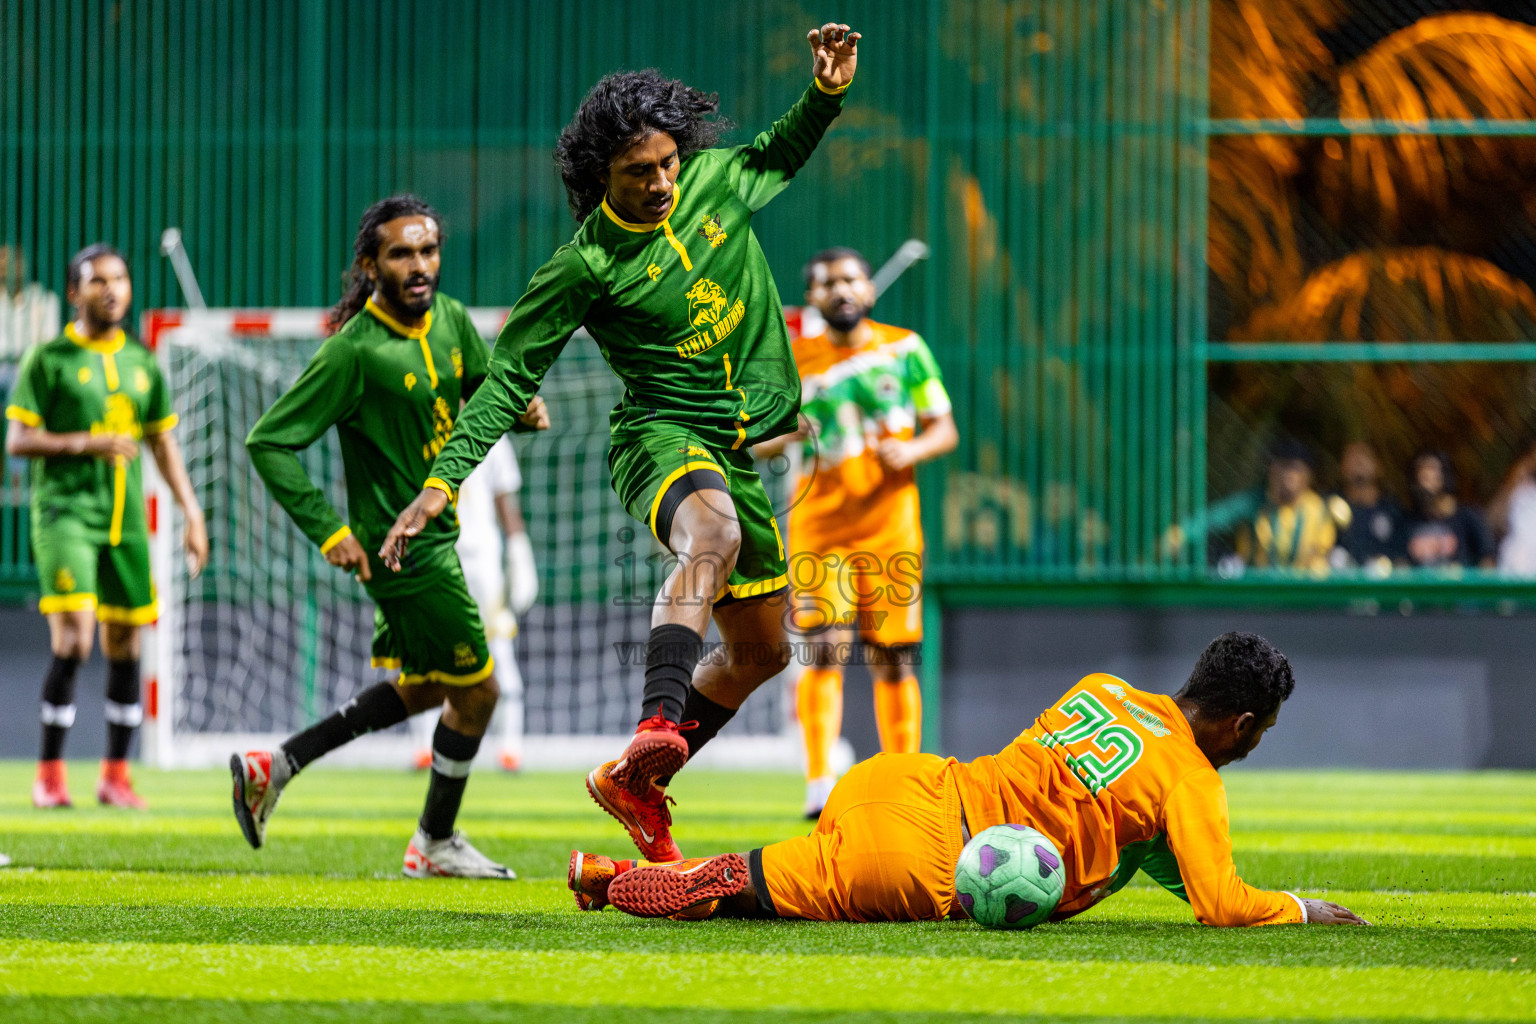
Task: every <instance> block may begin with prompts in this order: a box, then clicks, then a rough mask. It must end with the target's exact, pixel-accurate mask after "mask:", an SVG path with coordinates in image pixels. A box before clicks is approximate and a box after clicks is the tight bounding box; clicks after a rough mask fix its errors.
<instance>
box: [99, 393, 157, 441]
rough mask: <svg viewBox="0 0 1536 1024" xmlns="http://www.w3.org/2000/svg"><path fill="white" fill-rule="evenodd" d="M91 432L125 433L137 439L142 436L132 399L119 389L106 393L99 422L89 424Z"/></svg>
mask: <svg viewBox="0 0 1536 1024" xmlns="http://www.w3.org/2000/svg"><path fill="white" fill-rule="evenodd" d="M91 433H93V434H127V435H128V436H129V437H131V438H134V439H135V440H137V439H138V438H140V437H142V436H144V435H143V434H142V433H141V431H140V427H139V414H138V413H137V412H136V411H135V410H134V408H133V399H131V398H129V397H128V396H127V395H125V394H123V393H122V392H121V391H114V392H112V393H111V394H109V395H107V401H106V404H105V407H104V408H103V409H102V413H101V422H99V423H96V424H93V425H92V426H91Z"/></svg>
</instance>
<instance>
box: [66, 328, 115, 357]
mask: <svg viewBox="0 0 1536 1024" xmlns="http://www.w3.org/2000/svg"><path fill="white" fill-rule="evenodd" d="M64 337H66V338H68V339H69V340H70V341H72V342H74V343H75V344H76V345H79V346H80V347H81V348H88V349H90V350H91V351H92V352H100V353H101V354H102V355H108V356H109V355H112V354H113V353H115V352H117V351H118V350H119V349H121V348H122V347H123V341H124V339H126V338H127V335H126V334H124V333H123V329H122V328H121V327H119V328H117V329H115V330H114V331H113V332H112V333H111V334H109V335H107V336H106V337H105V338H87V337H86V336H85V335H83V334H81V333H80V332H79V331H78V330H76V329H75V324H74V321H73V320H71V321H70V322H69V323H68V324H65V325H64Z"/></svg>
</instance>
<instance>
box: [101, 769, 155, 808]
mask: <svg viewBox="0 0 1536 1024" xmlns="http://www.w3.org/2000/svg"><path fill="white" fill-rule="evenodd" d="M96 802H97V803H99V804H102V805H103V806H106V807H126V808H128V809H129V810H133V811H142V810H144V806H145V805H144V798H143V797H141V796H139V794H137V793H135V792H134V791H133V780H132V779H130V778H128V762H127V761H109V760H103V761H102V762H101V778H100V779H98V780H97V782H96Z"/></svg>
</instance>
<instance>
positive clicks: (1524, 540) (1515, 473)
mask: <svg viewBox="0 0 1536 1024" xmlns="http://www.w3.org/2000/svg"><path fill="white" fill-rule="evenodd" d="M1488 525H1489V526H1490V527H1492V528H1493V531H1494V532H1495V533H1496V534H1499V535H1502V536H1503V538H1504V539H1503V541H1501V542H1500V544H1499V571H1500V572H1503V573H1508V574H1509V575H1511V576H1536V444H1533V445H1532V446H1531V448H1530V450H1529V451H1527V452H1526V453H1525V455H1523V456H1522V457H1521V458H1519V459H1518V460H1516V462H1515V464H1514V465H1513V466H1511V467H1510V470H1509V475H1508V476H1507V477H1505V478H1504V485H1503V486H1502V487H1500V488H1499V493H1498V494H1496V495H1494V498H1493V501H1491V502H1489V504H1488Z"/></svg>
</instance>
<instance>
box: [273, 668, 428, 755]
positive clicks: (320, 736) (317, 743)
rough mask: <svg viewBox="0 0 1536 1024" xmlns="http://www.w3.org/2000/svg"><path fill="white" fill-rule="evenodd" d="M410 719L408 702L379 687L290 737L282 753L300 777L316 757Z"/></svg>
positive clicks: (384, 686)
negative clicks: (407, 708) (301, 772)
mask: <svg viewBox="0 0 1536 1024" xmlns="http://www.w3.org/2000/svg"><path fill="white" fill-rule="evenodd" d="M409 715H410V713H409V712H408V711H407V710H406V707H405V701H403V700H401V699H400V694H399V693H398V692H396V690H395V688H394V687H393V686H391V685H389V684H388V683H379V684H378V685H377V686H370V687H368V689H366V690H364V691H363V692H362V693H360V694H358V695H357V696H356V697H353V698H352V699H351V700H349V701H347V702H346V703H345V704H343V705H342V706H341V707H340V708H338V709H337V710H336V711H335V712H333V713H332V714H331V715H330V716H329V717H327V718H323V719H321V720H320V721H318V722H316V723H315V724H314V725H312V726H310V727H309V728H308V729H305V730H304V731H303V732H300V733H295V734H294V735H292V736H290V737H288V740H287V741H286V742H285V743H284V744H283V745H282V747H280V748H279V749H280V750H281V751H282V752H283V753H284V754H285V755H286V756H287V758H288V767H289V768H291V769H293V773H294V774H295V775H297V774H298V773H299V772H300V771H301V770H302V769H303V768H304V766H305V765H307V764H309V763H310V762H311V761H313V760H315V759H316V758H317V757H320V756H322V755H324V754H329V753H330V752H331V751H333V750H335V749H336V748H337V747H340V746H345V745H346V744H348V743H351V742H352V741H353V740H355V739H357V738H358V737H359V736H361V735H363V734H364V733H370V732H376V731H377V730H379V729H388V728H389V727H390V726H392V725H398V724H399V723H401V722H403V721H405V720H406V718H408V717H409Z"/></svg>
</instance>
